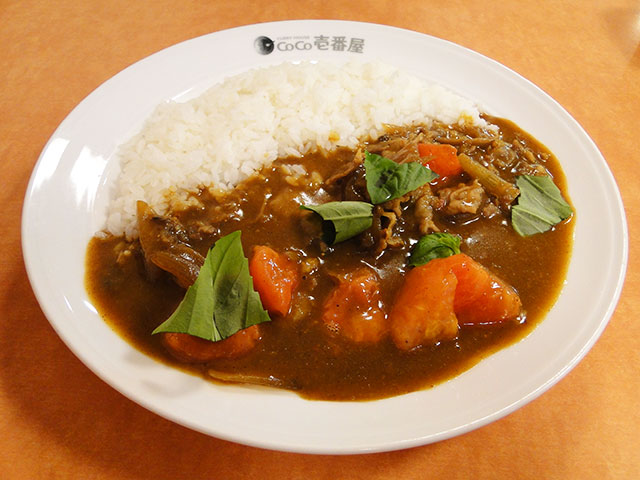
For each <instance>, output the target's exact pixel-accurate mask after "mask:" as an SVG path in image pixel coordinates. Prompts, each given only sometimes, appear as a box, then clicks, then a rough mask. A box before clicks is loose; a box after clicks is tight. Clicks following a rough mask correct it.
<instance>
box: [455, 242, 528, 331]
mask: <svg viewBox="0 0 640 480" xmlns="http://www.w3.org/2000/svg"><path fill="white" fill-rule="evenodd" d="M454 257H455V258H454ZM449 258H450V259H451V260H450V262H451V268H452V271H453V273H454V274H455V275H456V277H457V278H458V288H457V289H456V297H455V302H454V307H453V308H454V311H455V312H456V316H457V317H458V322H459V323H460V325H489V324H494V323H501V322H504V321H506V320H511V319H514V318H516V317H517V316H518V315H520V312H521V311H522V302H521V300H520V296H519V295H518V292H516V290H515V289H514V288H513V287H511V286H510V285H508V284H507V283H505V282H504V281H502V280H501V279H500V278H498V277H497V276H496V275H494V274H493V273H491V272H490V271H489V270H488V269H486V268H485V267H484V266H482V265H481V264H480V263H478V262H476V261H475V260H473V259H472V258H471V257H469V256H468V255H465V254H464V253H460V254H458V255H453V256H452V257H449ZM445 260H446V259H445Z"/></svg>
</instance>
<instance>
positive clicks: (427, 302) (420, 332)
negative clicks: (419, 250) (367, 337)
mask: <svg viewBox="0 0 640 480" xmlns="http://www.w3.org/2000/svg"><path fill="white" fill-rule="evenodd" d="M442 260H444V259H435V260H431V261H430V262H429V263H427V264H425V265H421V266H419V267H415V268H414V269H412V270H411V271H410V272H409V273H408V274H407V276H406V278H405V281H404V284H403V285H402V287H401V289H400V291H399V294H398V296H397V297H396V299H395V302H394V305H393V308H392V309H391V313H390V314H389V320H390V324H391V338H392V340H393V343H395V345H396V346H397V347H398V348H399V349H401V350H411V349H412V348H415V347H417V346H418V345H427V344H435V343H437V342H439V341H441V340H451V339H453V338H455V337H456V336H457V334H458V320H457V318H456V315H455V313H454V310H453V304H454V298H455V293H456V286H457V284H458V280H457V278H456V276H455V275H454V273H453V272H451V268H450V266H449V265H447V264H446V263H444V262H442Z"/></svg>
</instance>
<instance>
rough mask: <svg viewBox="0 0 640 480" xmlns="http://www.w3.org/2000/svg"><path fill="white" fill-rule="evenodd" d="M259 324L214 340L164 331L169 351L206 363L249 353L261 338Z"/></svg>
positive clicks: (176, 356)
mask: <svg viewBox="0 0 640 480" xmlns="http://www.w3.org/2000/svg"><path fill="white" fill-rule="evenodd" d="M258 327H259V326H258V325H253V326H252V327H249V328H245V329H244V330H240V331H239V332H238V333H235V334H233V335H231V336H230V337H229V338H225V339H224V340H220V341H219V342H212V341H209V340H205V339H203V338H200V337H194V336H193V335H189V334H188V333H163V334H162V342H163V344H164V346H165V347H166V348H167V350H168V351H169V353H171V355H173V356H174V357H175V358H177V359H178V360H180V361H182V362H186V363H205V362H209V361H211V360H215V359H218V358H237V357H240V356H242V355H245V354H246V353H249V352H250V351H251V349H253V347H254V346H255V344H256V342H257V341H258V340H260V329H259V328H258Z"/></svg>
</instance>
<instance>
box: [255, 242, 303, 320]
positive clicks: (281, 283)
mask: <svg viewBox="0 0 640 480" xmlns="http://www.w3.org/2000/svg"><path fill="white" fill-rule="evenodd" d="M249 272H250V273H251V276H252V277H253V286H254V288H255V289H256V291H257V292H258V294H259V295H260V300H262V305H263V307H264V308H265V310H267V311H268V312H269V313H271V314H274V315H282V316H284V315H286V314H287V313H289V309H290V308H291V300H292V298H293V293H294V291H295V289H296V287H297V286H298V283H299V281H300V279H299V274H298V268H297V267H296V265H295V263H294V262H293V261H292V260H291V259H289V257H287V256H286V255H284V254H281V253H278V252H276V251H275V250H273V249H272V248H270V247H267V246H257V247H255V248H254V249H253V254H252V256H251V260H249Z"/></svg>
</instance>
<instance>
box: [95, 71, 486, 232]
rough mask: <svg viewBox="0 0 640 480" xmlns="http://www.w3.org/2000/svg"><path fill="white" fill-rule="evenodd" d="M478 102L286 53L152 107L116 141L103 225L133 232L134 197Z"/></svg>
mask: <svg viewBox="0 0 640 480" xmlns="http://www.w3.org/2000/svg"><path fill="white" fill-rule="evenodd" d="M479 115H480V112H479V110H478V108H477V106H476V105H475V104H474V103H473V102H471V101H470V100H468V99H465V98H462V97H460V96H458V95H456V94H454V93H453V92H450V91H448V90H447V89H445V88H443V87H441V86H438V85H433V84H429V83H426V82H424V81H423V80H420V79H418V78H416V77H414V76H411V75H409V74H407V73H405V72H402V71H399V70H397V69H395V68H392V67H390V66H388V65H383V64H379V63H350V64H347V65H343V66H338V65H334V64H330V63H317V64H315V63H313V64H312V63H301V64H291V63H285V64H281V65H277V66H273V67H268V68H262V69H256V70H251V71H248V72H246V73H243V74H240V75H237V76H235V77H231V78H228V79H226V80H225V81H224V82H222V83H220V84H217V85H215V86H213V87H212V88H210V89H209V90H208V91H206V92H205V93H203V94H202V95H201V96H199V97H198V98H195V99H193V100H190V101H188V102H185V103H176V102H167V103H164V104H162V105H160V106H158V107H157V109H156V111H155V112H154V113H153V114H152V115H151V117H150V118H149V119H148V120H147V121H146V123H145V125H144V126H143V128H142V131H141V132H139V133H138V134H137V135H136V136H135V137H134V138H132V139H131V140H130V141H129V142H127V143H126V144H125V145H123V146H122V147H121V149H120V151H119V157H120V174H119V178H118V182H117V185H116V190H115V192H114V193H115V197H114V198H113V199H112V201H111V202H110V207H109V211H108V216H107V226H106V228H107V230H108V231H109V232H110V233H112V234H114V235H123V234H124V235H126V236H127V237H129V238H132V237H135V236H137V229H136V201H137V200H144V201H146V202H147V203H148V204H150V205H151V206H152V207H153V208H154V209H155V210H156V211H157V212H159V213H161V214H162V213H166V212H167V210H168V208H169V206H170V202H171V198H172V197H174V198H175V197H176V196H179V195H180V194H184V192H189V191H196V190H197V189H199V188H201V187H214V188H220V189H228V188H232V187H233V186H235V185H236V184H237V183H238V182H240V181H241V180H243V179H244V178H246V177H247V176H249V175H251V174H252V173H253V172H255V171H256V170H257V169H259V168H261V167H262V166H264V165H265V164H269V163H270V162H272V161H274V160H275V159H277V158H278V157H284V156H290V155H296V156H299V155H302V154H304V153H306V152H309V151H313V150H316V149H319V148H320V149H324V150H328V151H330V150H333V149H335V148H336V147H338V146H347V147H352V148H353V147H356V146H357V145H358V143H359V142H361V141H362V140H364V139H367V138H369V137H371V138H375V137H377V136H378V135H380V134H381V133H382V131H383V128H384V125H385V124H393V125H411V124H416V123H425V124H428V123H429V122H430V121H432V120H438V121H441V122H445V123H456V122H460V123H462V122H468V123H473V124H484V121H483V120H482V119H481V118H480V116H479Z"/></svg>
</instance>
